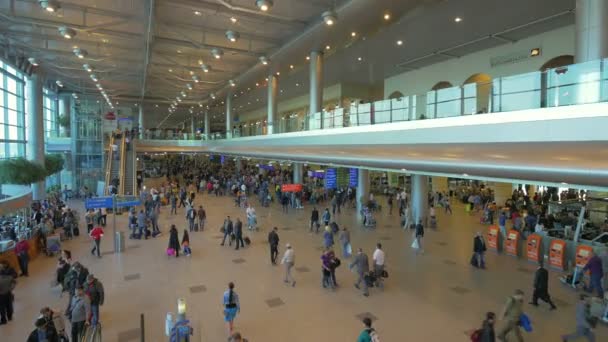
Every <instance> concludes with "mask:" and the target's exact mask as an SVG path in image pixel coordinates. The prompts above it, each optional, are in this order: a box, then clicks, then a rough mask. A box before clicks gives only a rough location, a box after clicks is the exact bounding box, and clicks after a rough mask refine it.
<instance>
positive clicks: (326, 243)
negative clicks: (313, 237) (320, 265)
mask: <svg viewBox="0 0 608 342" xmlns="http://www.w3.org/2000/svg"><path fill="white" fill-rule="evenodd" d="M333 245H334V234H333V233H332V231H331V228H329V226H325V233H323V247H325V248H331V247H332V246H333Z"/></svg>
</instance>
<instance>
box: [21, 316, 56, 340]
mask: <svg viewBox="0 0 608 342" xmlns="http://www.w3.org/2000/svg"><path fill="white" fill-rule="evenodd" d="M35 325H36V329H34V331H32V332H31V333H30V336H29V337H28V338H27V342H39V341H40V342H42V341H44V342H59V336H58V335H57V330H55V327H54V326H53V324H48V322H47V321H46V320H45V319H44V318H38V319H37V320H36V323H35Z"/></svg>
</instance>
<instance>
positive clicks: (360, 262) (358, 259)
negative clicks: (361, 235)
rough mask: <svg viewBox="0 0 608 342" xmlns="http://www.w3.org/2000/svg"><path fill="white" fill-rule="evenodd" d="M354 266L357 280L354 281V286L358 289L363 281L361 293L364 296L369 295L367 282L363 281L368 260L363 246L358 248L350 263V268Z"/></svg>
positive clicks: (367, 271) (367, 269) (367, 270)
mask: <svg viewBox="0 0 608 342" xmlns="http://www.w3.org/2000/svg"><path fill="white" fill-rule="evenodd" d="M353 268H355V271H356V272H357V276H358V277H357V282H356V283H355V287H356V288H357V289H360V288H361V287H360V285H361V283H363V295H364V296H365V297H367V296H369V292H368V290H367V282H366V281H365V275H367V273H369V260H368V258H367V254H365V253H364V252H363V248H359V251H358V252H357V255H356V256H355V259H354V260H353V262H352V263H351V264H350V269H353Z"/></svg>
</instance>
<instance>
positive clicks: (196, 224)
mask: <svg viewBox="0 0 608 342" xmlns="http://www.w3.org/2000/svg"><path fill="white" fill-rule="evenodd" d="M194 231H195V232H198V223H195V224H194Z"/></svg>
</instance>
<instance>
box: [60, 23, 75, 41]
mask: <svg viewBox="0 0 608 342" xmlns="http://www.w3.org/2000/svg"><path fill="white" fill-rule="evenodd" d="M59 34H61V36H62V37H63V38H65V39H72V38H74V37H75V36H76V31H75V30H74V29H71V28H69V27H67V26H61V27H59Z"/></svg>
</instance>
